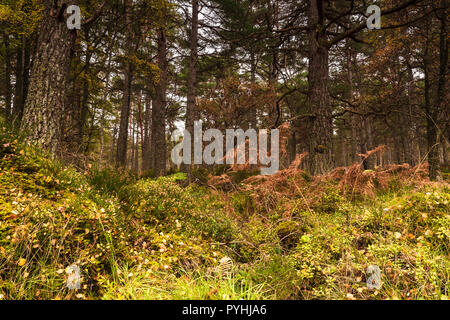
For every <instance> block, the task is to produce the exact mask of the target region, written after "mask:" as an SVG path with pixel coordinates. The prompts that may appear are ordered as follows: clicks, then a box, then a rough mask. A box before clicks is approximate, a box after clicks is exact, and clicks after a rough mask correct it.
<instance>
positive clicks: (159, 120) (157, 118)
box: [151, 28, 167, 176]
mask: <svg viewBox="0 0 450 320" xmlns="http://www.w3.org/2000/svg"><path fill="white" fill-rule="evenodd" d="M166 46H167V40H166V32H165V30H164V29H163V28H160V29H159V30H158V55H157V56H158V57H157V59H158V67H159V69H160V75H159V81H158V84H157V86H156V96H155V100H154V101H153V109H152V143H151V148H152V155H153V169H154V173H155V175H157V176H162V175H164V174H165V172H166V90H167V48H166Z"/></svg>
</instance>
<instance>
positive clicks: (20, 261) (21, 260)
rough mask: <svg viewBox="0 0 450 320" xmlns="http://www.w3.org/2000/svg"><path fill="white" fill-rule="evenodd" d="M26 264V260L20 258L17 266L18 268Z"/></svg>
mask: <svg viewBox="0 0 450 320" xmlns="http://www.w3.org/2000/svg"><path fill="white" fill-rule="evenodd" d="M26 262H27V260H25V259H24V258H20V259H19V262H18V263H17V264H18V265H19V267H23V266H24V265H25V263H26Z"/></svg>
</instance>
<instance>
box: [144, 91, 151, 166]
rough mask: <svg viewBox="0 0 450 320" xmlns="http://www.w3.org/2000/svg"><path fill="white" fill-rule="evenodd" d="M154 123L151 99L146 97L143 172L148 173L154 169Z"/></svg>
mask: <svg viewBox="0 0 450 320" xmlns="http://www.w3.org/2000/svg"><path fill="white" fill-rule="evenodd" d="M151 122H152V111H151V99H150V96H148V95H146V98H145V111H144V142H143V143H142V171H144V172H145V171H148V170H150V169H151V168H152V164H153V161H152V156H153V155H152V152H151V151H152V150H151V134H150V126H151Z"/></svg>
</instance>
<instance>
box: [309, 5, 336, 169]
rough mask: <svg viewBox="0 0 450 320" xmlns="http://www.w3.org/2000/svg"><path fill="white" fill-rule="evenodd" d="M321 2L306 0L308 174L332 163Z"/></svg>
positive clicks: (329, 166) (327, 167)
mask: <svg viewBox="0 0 450 320" xmlns="http://www.w3.org/2000/svg"><path fill="white" fill-rule="evenodd" d="M322 5H323V3H322V2H321V1H317V0H310V1H309V8H308V25H309V28H310V30H309V31H308V38H309V47H310V50H309V66H308V111H309V112H308V113H310V114H311V115H312V116H311V117H310V121H308V124H307V127H308V133H309V134H308V136H307V141H306V143H307V151H308V154H309V156H308V159H307V162H306V164H307V168H308V170H309V171H310V173H311V174H320V173H324V172H326V171H328V170H330V169H331V168H332V165H333V126H332V109H331V107H330V103H329V96H328V80H329V70H328V51H329V48H328V47H327V45H326V35H325V34H324V32H323V29H324V28H323V24H324V21H323V19H324V14H323V8H322Z"/></svg>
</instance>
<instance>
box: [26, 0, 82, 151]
mask: <svg viewBox="0 0 450 320" xmlns="http://www.w3.org/2000/svg"><path fill="white" fill-rule="evenodd" d="M69 2H70V3H69ZM70 4H74V1H68V0H55V1H46V2H45V3H44V13H43V15H44V17H45V19H43V20H42V24H41V28H40V32H39V38H38V43H37V50H36V57H35V61H34V63H33V66H32V70H31V76H30V85H29V90H28V96H27V99H26V103H25V108H24V109H25V111H24V117H23V121H22V126H21V127H22V130H24V131H26V132H27V133H28V140H29V141H30V142H33V143H37V144H39V145H41V146H42V147H43V148H44V149H47V150H48V151H50V153H52V154H53V155H56V154H57V150H58V149H59V147H60V143H61V136H62V134H61V131H62V130H61V129H62V122H63V121H62V118H63V115H64V102H65V92H66V87H67V80H68V71H69V67H70V61H71V58H72V53H73V48H74V44H75V40H76V37H77V33H76V30H69V29H68V28H67V24H66V19H67V18H68V15H67V13H66V8H67V6H68V5H70Z"/></svg>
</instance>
